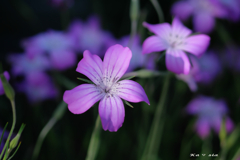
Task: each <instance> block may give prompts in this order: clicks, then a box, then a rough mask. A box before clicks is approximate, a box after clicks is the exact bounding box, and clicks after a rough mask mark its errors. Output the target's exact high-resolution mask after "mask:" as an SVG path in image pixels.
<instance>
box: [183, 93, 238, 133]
mask: <svg viewBox="0 0 240 160" xmlns="http://www.w3.org/2000/svg"><path fill="white" fill-rule="evenodd" d="M186 109H187V112H188V113H189V114H191V115H197V116H198V119H197V121H196V124H195V129H196V131H197V133H198V134H199V136H200V137H201V138H206V137H207V136H208V135H209V133H210V129H211V128H213V129H214V131H215V132H216V133H219V131H220V128H221V122H222V120H223V117H225V116H226V114H227V112H228V109H227V105H226V103H225V102H224V101H223V100H215V99H213V98H211V97H205V96H199V97H197V98H195V99H193V100H192V101H191V102H189V104H188V105H187V108H186ZM233 126H234V125H233V122H232V120H231V119H230V118H229V117H226V130H227V132H230V131H231V130H232V129H233Z"/></svg>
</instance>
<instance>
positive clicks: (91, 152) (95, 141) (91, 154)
mask: <svg viewBox="0 0 240 160" xmlns="http://www.w3.org/2000/svg"><path fill="white" fill-rule="evenodd" d="M100 131H101V120H100V116H99V115H98V117H97V120H96V124H95V127H94V130H93V132H92V136H91V139H90V143H89V146H88V152H87V157H86V160H94V159H96V155H97V152H98V149H99V144H100V138H99V137H100Z"/></svg>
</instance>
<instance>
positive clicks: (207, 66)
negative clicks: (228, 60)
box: [176, 52, 221, 92]
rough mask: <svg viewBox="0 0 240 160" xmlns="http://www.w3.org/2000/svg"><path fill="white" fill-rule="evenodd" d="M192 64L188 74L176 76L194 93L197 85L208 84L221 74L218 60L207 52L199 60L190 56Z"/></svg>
mask: <svg viewBox="0 0 240 160" xmlns="http://www.w3.org/2000/svg"><path fill="white" fill-rule="evenodd" d="M190 58H191V62H192V64H193V66H192V68H191V70H190V72H189V74H187V75H185V74H179V75H176V76H177V78H178V79H181V80H183V81H184V82H186V83H187V84H188V86H189V88H190V89H191V91H193V92H195V91H196V90H197V83H202V84H206V85H207V84H210V83H212V82H213V80H214V79H215V77H216V76H217V75H218V74H219V73H220V72H221V65H220V60H219V59H218V57H217V56H216V55H215V54H214V53H213V52H207V53H206V54H204V55H202V56H201V57H200V58H199V59H196V58H195V57H193V56H190Z"/></svg>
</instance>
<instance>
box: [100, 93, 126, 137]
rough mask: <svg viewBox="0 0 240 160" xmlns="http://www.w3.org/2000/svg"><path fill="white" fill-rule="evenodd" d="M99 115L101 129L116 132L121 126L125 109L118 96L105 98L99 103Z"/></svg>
mask: <svg viewBox="0 0 240 160" xmlns="http://www.w3.org/2000/svg"><path fill="white" fill-rule="evenodd" d="M98 110H99V115H100V118H101V121H102V127H103V129H104V130H105V131H106V130H109V131H110V132H116V131H117V130H118V129H119V128H120V127H121V126H122V124H123V121H124V117H125V109H124V105H123V102H122V100H121V99H120V98H119V97H118V96H115V95H113V96H111V97H107V96H105V97H104V98H103V99H102V100H101V101H100V103H99V108H98Z"/></svg>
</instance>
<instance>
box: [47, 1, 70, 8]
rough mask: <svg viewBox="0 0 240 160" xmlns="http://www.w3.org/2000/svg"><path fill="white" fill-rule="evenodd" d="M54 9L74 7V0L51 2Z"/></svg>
mask: <svg viewBox="0 0 240 160" xmlns="http://www.w3.org/2000/svg"><path fill="white" fill-rule="evenodd" d="M51 3H52V5H53V6H54V7H60V8H69V7H71V6H72V5H73V3H74V0H51Z"/></svg>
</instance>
